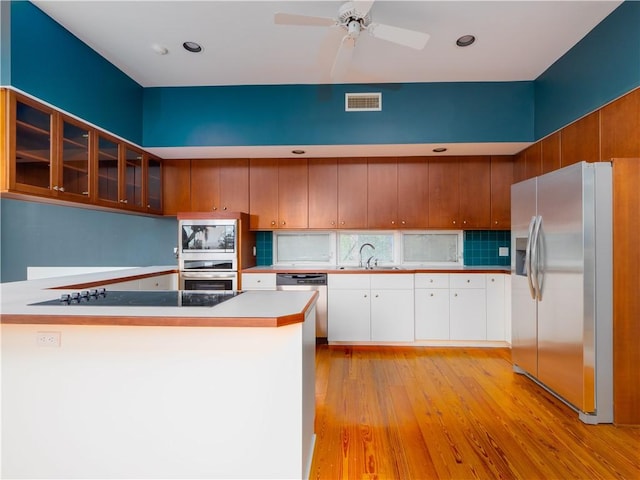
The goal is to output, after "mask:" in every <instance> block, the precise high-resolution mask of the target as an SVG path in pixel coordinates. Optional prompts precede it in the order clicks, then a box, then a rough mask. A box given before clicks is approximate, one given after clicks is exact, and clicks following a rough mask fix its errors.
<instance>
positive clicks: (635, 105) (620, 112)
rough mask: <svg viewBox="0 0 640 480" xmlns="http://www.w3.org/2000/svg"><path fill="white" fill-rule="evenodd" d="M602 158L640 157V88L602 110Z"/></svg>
mask: <svg viewBox="0 0 640 480" xmlns="http://www.w3.org/2000/svg"><path fill="white" fill-rule="evenodd" d="M600 130H601V141H602V155H601V160H609V159H611V158H630V157H632V158H638V157H640V88H637V89H636V90H634V91H633V92H631V93H628V94H627V95H625V96H624V97H622V98H619V99H618V100H616V101H615V102H613V103H610V104H609V105H607V106H605V107H603V108H602V110H601V111H600Z"/></svg>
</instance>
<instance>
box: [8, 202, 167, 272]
mask: <svg viewBox="0 0 640 480" xmlns="http://www.w3.org/2000/svg"><path fill="white" fill-rule="evenodd" d="M0 232H1V234H2V250H1V252H0V281H2V282H13V281H19V280H26V278H27V267H28V266H37V267H56V266H65V267H85V266H125V267H126V266H132V267H134V266H149V265H177V260H176V258H175V256H174V254H173V247H175V246H177V242H178V223H177V221H176V219H175V218H169V217H167V218H164V217H147V216H140V215H128V214H122V213H115V212H105V211H100V210H88V209H86V208H82V207H67V206H60V205H49V204H45V203H37V202H25V201H20V200H10V199H6V198H3V199H1V200H0Z"/></svg>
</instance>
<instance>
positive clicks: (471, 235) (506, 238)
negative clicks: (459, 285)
mask: <svg viewBox="0 0 640 480" xmlns="http://www.w3.org/2000/svg"><path fill="white" fill-rule="evenodd" d="M463 242H464V245H463V249H464V264H465V265H468V266H473V265H494V266H509V265H511V256H507V257H499V256H498V248H499V247H507V248H509V249H511V232H510V231H509V230H470V231H466V232H464V236H463ZM256 253H257V258H256V262H257V264H258V265H260V266H265V265H271V264H272V263H273V232H256ZM509 253H511V252H509Z"/></svg>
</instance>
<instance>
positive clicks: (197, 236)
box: [179, 219, 238, 254]
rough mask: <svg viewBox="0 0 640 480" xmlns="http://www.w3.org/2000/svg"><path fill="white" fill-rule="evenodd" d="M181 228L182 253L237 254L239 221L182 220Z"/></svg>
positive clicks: (180, 246)
mask: <svg viewBox="0 0 640 480" xmlns="http://www.w3.org/2000/svg"><path fill="white" fill-rule="evenodd" d="M179 228H180V238H179V249H180V253H183V254H184V253H233V254H235V253H236V250H237V229H238V222H237V220H234V219H224V220H207V219H204V220H195V219H194V220H180V222H179Z"/></svg>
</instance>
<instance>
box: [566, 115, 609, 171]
mask: <svg viewBox="0 0 640 480" xmlns="http://www.w3.org/2000/svg"><path fill="white" fill-rule="evenodd" d="M560 152H561V153H560V161H561V163H562V166H563V167H565V166H567V165H571V164H573V163H577V162H582V161H587V162H597V161H599V160H600V111H596V112H593V113H591V114H589V115H587V116H586V117H582V118H581V119H580V120H578V121H576V122H574V123H572V124H571V125H567V126H566V127H564V128H563V129H562V130H561V142H560Z"/></svg>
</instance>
